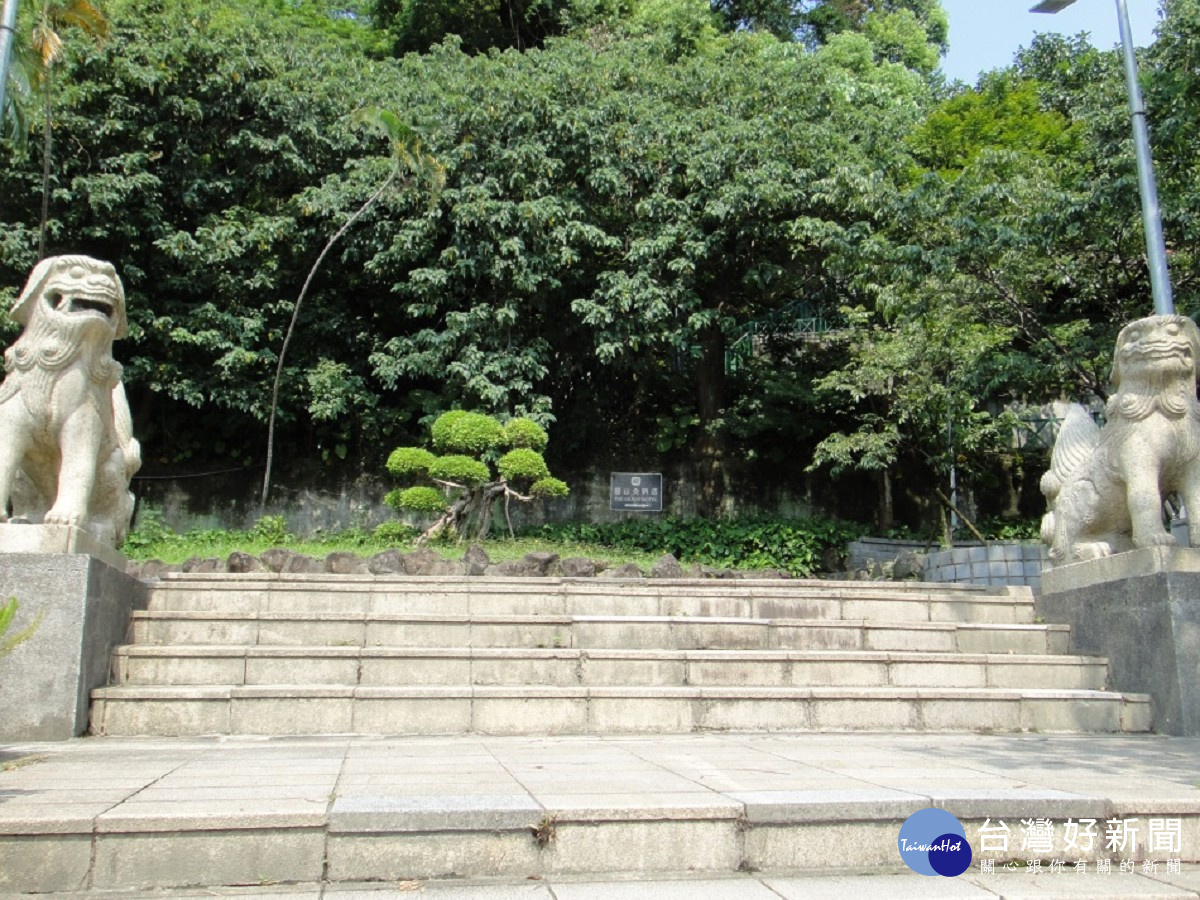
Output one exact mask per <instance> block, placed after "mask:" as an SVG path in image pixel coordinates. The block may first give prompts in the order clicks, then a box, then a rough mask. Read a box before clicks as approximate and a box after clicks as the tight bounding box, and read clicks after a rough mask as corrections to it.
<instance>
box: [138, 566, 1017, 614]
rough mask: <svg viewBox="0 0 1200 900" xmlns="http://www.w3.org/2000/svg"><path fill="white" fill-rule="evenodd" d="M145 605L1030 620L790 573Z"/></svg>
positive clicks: (265, 594)
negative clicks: (770, 576)
mask: <svg viewBox="0 0 1200 900" xmlns="http://www.w3.org/2000/svg"><path fill="white" fill-rule="evenodd" d="M148 608H149V609H150V610H155V611H161V610H179V611H200V610H220V611H224V612H245V613H291V614H301V613H338V614H342V615H347V616H371V615H376V616H377V615H384V616H394V615H445V616H523V615H543V616H580V615H586V616H603V615H609V616H696V617H719V618H755V619H780V618H787V619H823V620H836V619H846V620H867V621H883V622H987V623H1010V624H1011V623H1019V624H1028V623H1031V622H1033V594H1032V592H1031V591H1030V589H1029V588H1027V587H1009V588H1002V587H998V588H989V587H978V586H974V585H941V584H927V583H923V582H911V583H907V582H900V583H891V582H861V581H802V580H788V579H783V580H780V579H761V580H753V579H745V580H742V579H737V580H723V579H661V580H660V579H653V580H616V579H594V578H593V579H564V578H470V577H432V576H430V577H399V576H394V577H388V576H363V575H359V576H355V575H231V574H209V575H172V576H164V577H163V579H162V580H160V581H158V582H157V583H156V584H154V585H153V586H152V588H151V590H150V600H149V607H148Z"/></svg>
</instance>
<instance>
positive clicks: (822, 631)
mask: <svg viewBox="0 0 1200 900" xmlns="http://www.w3.org/2000/svg"><path fill="white" fill-rule="evenodd" d="M131 633H132V640H133V641H134V642H135V643H138V644H220V645H233V644H244V645H296V646H302V645H303V646H311V645H326V646H348V647H377V646H378V647H383V646H387V647H528V648H538V647H542V648H577V649H584V648H617V649H630V650H648V649H669V650H690V649H695V650H702V649H730V650H735V649H741V650H767V649H786V650H884V651H889V650H890V651H914V652H918V651H919V652H938V653H1049V654H1063V653H1066V652H1067V645H1068V642H1069V635H1070V630H1069V629H1068V628H1067V626H1065V625H1044V624H1032V625H1031V624H1019V623H1013V624H1009V623H968V622H911V623H892V622H871V621H867V620H861V619H860V620H857V621H856V620H850V619H846V620H829V619H808V620H806V619H755V618H717V617H710V618H704V619H701V618H695V617H690V616H588V615H578V616H567V615H529V616H520V615H512V616H482V615H437V614H434V615H417V614H385V613H366V612H354V613H346V612H332V613H331V612H323V613H303V614H301V613H295V612H275V611H268V612H256V611H242V612H233V611H227V610H178V611H177V610H160V609H150V610H135V611H134V613H133V623H132V630H131Z"/></svg>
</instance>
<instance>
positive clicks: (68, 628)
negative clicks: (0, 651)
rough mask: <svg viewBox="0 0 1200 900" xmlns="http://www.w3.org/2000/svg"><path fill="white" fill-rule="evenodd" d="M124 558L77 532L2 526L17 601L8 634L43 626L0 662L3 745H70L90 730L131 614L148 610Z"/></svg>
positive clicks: (5, 585) (2, 574)
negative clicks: (99, 690) (94, 698)
mask: <svg viewBox="0 0 1200 900" xmlns="http://www.w3.org/2000/svg"><path fill="white" fill-rule="evenodd" d="M39 547H40V548H43V549H42V550H41V551H40V552H39V551H37V550H36V549H28V548H39ZM51 547H53V548H59V547H61V549H59V550H58V551H57V552H46V549H45V548H51ZM123 560H124V557H122V556H121V554H119V553H117V552H116V551H114V550H112V549H111V548H109V549H105V548H99V547H95V546H92V542H91V541H90V539H89V537H88V535H86V534H85V533H83V532H81V531H79V529H76V528H69V527H65V526H43V525H0V599H2V600H7V599H8V598H9V597H16V598H17V602H18V603H19V604H20V608H19V610H18V612H17V617H16V621H15V622H14V623H13V625H12V626H11V627H10V629H9V631H10V633H15V632H17V631H21V630H22V629H24V628H26V627H27V626H28V625H30V624H31V623H33V622H34V621H35V620H36V621H37V629H36V631H35V632H34V633H33V635H32V637H30V638H29V640H27V641H26V642H25V643H23V644H21V645H20V646H18V647H17V648H16V649H14V650H13V651H12V652H11V653H9V654H8V655H7V656H2V657H0V741H57V740H67V739H68V738H71V737H74V736H76V735H80V734H83V733H84V732H85V731H86V730H87V726H88V704H89V698H90V695H91V691H92V689H93V688H96V687H99V686H101V685H103V684H105V683H106V681H107V679H108V668H109V657H110V655H111V653H112V648H113V647H114V646H115V645H116V644H118V643H122V642H124V641H125V639H126V633H127V631H128V628H129V614H130V611H131V609H133V608H134V607H135V606H144V604H145V591H144V586H143V585H142V583H141V582H140V581H138V580H137V579H135V578H131V577H130V576H128V575H126V574H125V572H124V565H123ZM114 564H115V565H114ZM39 617H40V618H39Z"/></svg>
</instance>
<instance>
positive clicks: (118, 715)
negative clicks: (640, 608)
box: [91, 684, 1151, 736]
mask: <svg viewBox="0 0 1200 900" xmlns="http://www.w3.org/2000/svg"><path fill="white" fill-rule="evenodd" d="M1150 723H1151V715H1150V703H1149V699H1148V698H1147V697H1145V696H1143V695H1132V694H1131V695H1121V694H1117V693H1112V692H1106V691H1088V690H1061V691H1056V690H1032V689H1025V690H1018V689H1005V688H960V689H952V688H919V687H918V688H905V687H895V686H888V687H775V688H761V687H760V688H755V687H697V686H687V687H644V686H643V687H580V686H568V687H560V686H537V687H514V686H509V687H505V686H483V685H468V686H428V687H390V686H365V685H363V686H358V685H353V686H352V685H305V684H300V685H280V684H274V685H244V686H230V685H212V686H149V685H142V686H121V687H107V688H100V689H98V690H96V691H95V692H93V703H92V722H91V729H92V732H93V733H94V734H97V735H164V736H173V735H196V734H263V735H267V734H279V735H282V734H287V735H298V734H463V733H468V732H475V733H480V734H520V735H535V734H599V735H603V734H670V733H687V732H696V731H744V732H752V731H762V732H770V731H789V732H804V731H988V732H1019V731H1037V732H1044V733H1076V732H1105V733H1113V732H1142V731H1147V730H1149V728H1150Z"/></svg>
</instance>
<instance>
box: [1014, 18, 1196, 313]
mask: <svg viewBox="0 0 1200 900" xmlns="http://www.w3.org/2000/svg"><path fill="white" fill-rule="evenodd" d="M1074 2H1075V0H1042V2H1041V3H1039V4H1038V5H1037V6H1035V7H1033V9H1031V10H1030V12H1035V13H1056V12H1058V11H1060V10H1062V9H1065V8H1066V7H1068V6H1070V5H1071V4H1072V3H1074ZM1117 20H1118V23H1119V25H1120V28H1121V53H1122V56H1123V57H1124V59H1125V86H1126V89H1127V90H1128V92H1129V113H1130V116H1131V118H1132V119H1133V145H1134V149H1135V151H1136V153H1137V173H1138V188H1139V191H1140V193H1141V195H1142V227H1143V229H1144V230H1145V232H1146V256H1147V260H1148V262H1149V265H1150V290H1151V293H1152V294H1153V296H1154V312H1155V314H1156V315H1160V316H1165V315H1170V314H1172V313H1174V312H1175V301H1174V299H1173V297H1172V295H1171V278H1170V276H1169V274H1168V273H1167V248H1166V242H1165V241H1164V240H1163V230H1162V213H1161V211H1160V209H1159V205H1158V188H1157V187H1156V186H1155V183H1154V165H1153V163H1152V162H1151V160H1150V132H1149V129H1148V128H1147V127H1146V104H1145V102H1144V101H1143V100H1142V88H1141V85H1139V84H1138V73H1137V60H1136V59H1135V57H1134V55H1133V31H1132V30H1131V29H1130V27H1129V10H1128V9H1127V8H1126V6H1125V0H1117Z"/></svg>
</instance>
